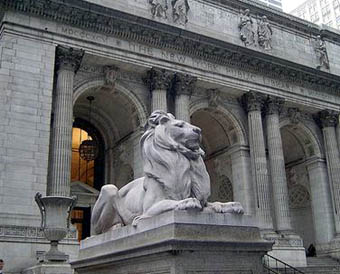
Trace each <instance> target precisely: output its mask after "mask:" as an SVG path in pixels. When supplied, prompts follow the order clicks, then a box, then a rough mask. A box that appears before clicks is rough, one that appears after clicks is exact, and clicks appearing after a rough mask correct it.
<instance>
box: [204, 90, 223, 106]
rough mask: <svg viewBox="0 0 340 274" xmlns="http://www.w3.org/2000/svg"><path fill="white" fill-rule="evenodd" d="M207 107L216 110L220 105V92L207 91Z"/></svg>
mask: <svg viewBox="0 0 340 274" xmlns="http://www.w3.org/2000/svg"><path fill="white" fill-rule="evenodd" d="M207 92H208V96H209V97H208V104H209V107H212V108H216V107H218V105H219V104H220V103H221V92H220V91H219V90H218V89H209V90H208V91H207Z"/></svg>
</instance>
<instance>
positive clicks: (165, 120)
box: [159, 115, 170, 125]
mask: <svg viewBox="0 0 340 274" xmlns="http://www.w3.org/2000/svg"><path fill="white" fill-rule="evenodd" d="M169 120H170V118H169V117H168V116H165V115H164V116H162V117H161V118H160V119H159V124H160V125H163V124H165V123H167V122H168V121H169Z"/></svg>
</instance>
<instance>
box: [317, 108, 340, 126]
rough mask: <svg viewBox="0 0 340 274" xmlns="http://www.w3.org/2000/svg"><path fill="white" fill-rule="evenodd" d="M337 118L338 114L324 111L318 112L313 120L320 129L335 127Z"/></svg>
mask: <svg viewBox="0 0 340 274" xmlns="http://www.w3.org/2000/svg"><path fill="white" fill-rule="evenodd" d="M338 116H339V113H338V112H336V111H333V110H328V109H326V110H323V111H321V112H319V114H318V115H317V116H316V117H315V120H316V122H317V123H318V124H319V126H320V127H321V128H326V127H336V126H337V124H338Z"/></svg>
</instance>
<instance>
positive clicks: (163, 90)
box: [144, 68, 171, 112]
mask: <svg viewBox="0 0 340 274" xmlns="http://www.w3.org/2000/svg"><path fill="white" fill-rule="evenodd" d="M144 80H145V83H146V84H147V85H148V87H149V89H150V92H151V112H153V111H155V110H163V111H165V112H168V105H167V91H168V88H169V86H170V83H171V72H169V71H167V70H165V69H158V68H152V69H151V70H149V71H148V73H147V76H146V78H145V79H144Z"/></svg>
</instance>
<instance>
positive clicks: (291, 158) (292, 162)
mask: <svg viewBox="0 0 340 274" xmlns="http://www.w3.org/2000/svg"><path fill="white" fill-rule="evenodd" d="M281 136H282V145H283V152H284V159H285V166H286V177H287V186H288V195H289V206H290V215H291V224H292V228H293V231H294V232H295V233H297V234H298V235H299V236H300V237H301V238H302V239H303V245H304V247H305V248H308V246H309V245H310V244H311V243H313V244H314V245H315V244H320V243H324V242H327V241H328V239H327V238H328V237H330V236H329V235H328V234H331V232H330V231H331V230H332V228H331V226H332V221H331V219H332V216H331V214H330V213H327V210H325V209H327V208H328V203H329V202H330V199H329V197H327V194H326V193H327V191H328V190H327V188H328V178H327V168H326V164H325V162H324V161H323V155H322V153H321V149H320V144H319V142H318V138H317V137H316V133H313V131H312V130H311V129H310V128H309V127H307V126H306V125H305V124H303V123H302V122H299V123H291V122H290V121H289V119H284V120H283V121H281ZM328 192H329V191H328ZM325 232H326V233H325Z"/></svg>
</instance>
